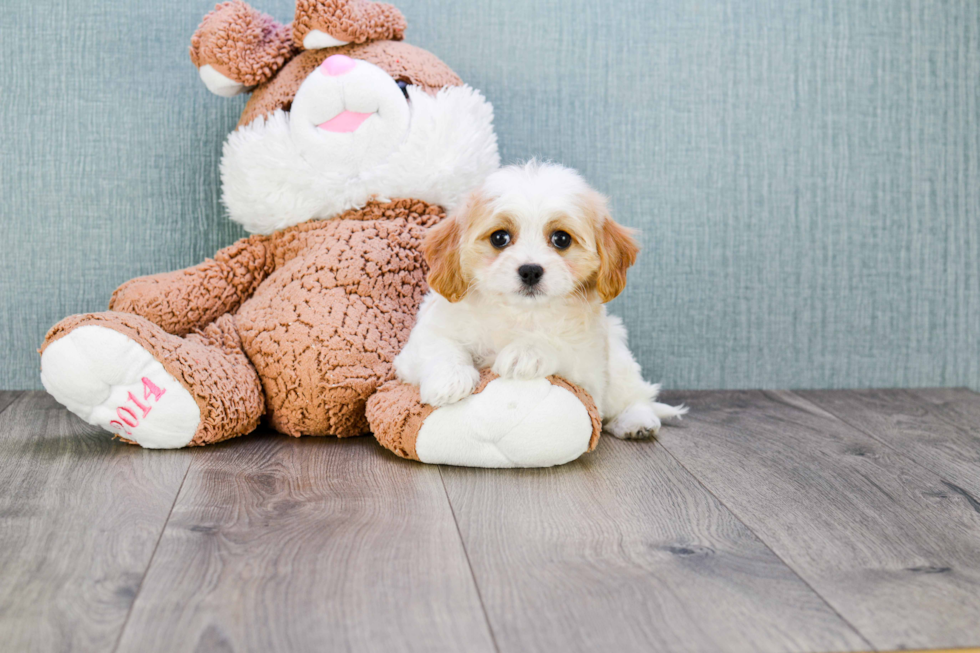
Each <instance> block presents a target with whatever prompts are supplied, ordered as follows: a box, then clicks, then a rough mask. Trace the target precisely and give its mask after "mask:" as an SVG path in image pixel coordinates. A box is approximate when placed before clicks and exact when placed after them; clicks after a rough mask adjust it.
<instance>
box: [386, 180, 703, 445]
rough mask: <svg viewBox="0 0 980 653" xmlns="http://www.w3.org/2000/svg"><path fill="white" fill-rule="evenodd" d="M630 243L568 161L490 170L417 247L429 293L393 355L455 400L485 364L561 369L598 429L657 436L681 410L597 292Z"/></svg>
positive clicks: (616, 283)
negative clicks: (661, 399)
mask: <svg viewBox="0 0 980 653" xmlns="http://www.w3.org/2000/svg"><path fill="white" fill-rule="evenodd" d="M638 251H639V247H638V246H637V244H636V242H635V241H634V239H633V236H632V232H631V231H630V230H629V229H626V228H625V227H623V226H621V225H619V224H617V223H616V222H615V221H613V219H612V218H611V217H610V215H609V211H608V209H607V206H606V199H605V198H604V197H603V196H602V195H600V194H599V193H597V192H596V191H595V190H593V189H592V188H590V187H589V186H588V184H586V182H585V181H584V180H583V179H582V178H581V177H580V176H579V175H578V174H577V173H576V172H574V171H573V170H570V169H568V168H565V167H562V166H559V165H554V164H539V163H536V162H533V161H532V162H531V163H528V164H526V165H523V166H509V167H506V168H502V169H500V170H499V171H497V172H495V173H494V174H492V175H490V176H489V177H488V178H487V179H486V181H485V182H484V183H483V185H482V186H481V187H480V188H478V189H477V190H475V191H474V192H473V193H471V194H470V196H469V198H468V200H467V201H466V202H464V203H463V204H462V205H461V206H460V208H459V209H457V210H456V211H455V212H454V213H453V215H451V216H450V217H449V218H448V219H447V220H445V221H444V222H442V223H441V224H439V225H438V226H436V227H434V228H433V229H432V230H430V232H429V234H428V235H427V237H426V240H425V242H424V244H423V252H424V254H425V257H426V261H427V262H428V264H429V266H430V272H429V276H428V281H429V286H430V287H431V289H432V290H431V292H430V293H429V294H428V295H427V296H426V298H425V300H424V301H423V303H422V306H421V308H420V310H419V315H418V320H417V322H416V325H415V328H414V329H413V330H412V333H411V335H410V337H409V340H408V343H407V345H406V346H405V348H404V349H403V350H402V352H401V353H400V354H399V355H398V357H397V358H396V359H395V371H396V373H397V374H398V378H399V379H401V380H402V381H404V382H406V383H411V384H415V385H418V386H419V392H420V396H421V399H422V401H423V402H425V403H428V404H431V405H433V406H446V405H449V404H454V403H456V402H458V401H460V400H462V399H464V398H466V397H468V396H469V395H470V394H471V393H472V392H473V390H474V388H475V387H476V386H477V383H478V382H479V380H480V374H479V372H478V370H479V369H482V368H487V367H489V368H492V369H493V371H494V372H495V373H496V374H499V375H500V376H501V377H503V378H506V379H535V378H541V377H546V376H549V375H559V376H561V377H563V378H565V379H568V380H569V381H571V382H572V383H575V384H577V385H579V386H581V387H582V388H583V389H585V390H586V391H588V392H589V394H591V395H592V397H593V398H594V399H595V402H596V405H597V407H598V410H599V414H600V416H601V418H602V420H603V425H604V430H605V431H607V432H609V433H611V434H612V435H615V436H616V437H620V438H638V437H647V436H650V435H654V434H656V433H657V431H658V430H659V429H660V421H661V420H662V419H666V418H677V417H680V416H681V415H683V414H684V413H686V412H687V409H686V408H684V407H683V406H681V407H674V406H668V405H666V404H662V403H657V402H656V401H655V400H656V398H657V393H658V392H659V389H660V387H659V386H658V385H654V384H651V383H648V382H646V381H645V380H644V379H643V377H642V375H641V372H640V366H639V365H638V364H637V362H636V360H635V359H634V358H633V355H632V354H631V353H630V351H629V349H628V348H627V345H626V329H625V328H624V326H623V323H622V321H621V320H620V319H619V318H617V317H613V316H610V315H608V314H607V312H606V308H605V306H604V303H605V302H608V301H610V300H612V299H614V298H615V297H616V296H617V295H619V294H620V293H621V292H622V291H623V289H624V287H625V286H626V271H627V269H628V268H629V267H630V266H631V265H633V263H634V261H635V260H636V255H637V253H638Z"/></svg>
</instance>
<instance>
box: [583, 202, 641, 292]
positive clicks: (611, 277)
mask: <svg viewBox="0 0 980 653" xmlns="http://www.w3.org/2000/svg"><path fill="white" fill-rule="evenodd" d="M589 204H590V205H591V211H592V213H593V219H594V220H595V221H596V222H595V224H596V225H597V226H596V249H597V250H598V252H599V273H598V275H597V277H596V291H597V292H598V293H599V297H601V298H602V301H603V303H605V302H610V301H612V300H614V299H616V297H618V296H619V294H620V293H621V292H623V289H624V288H626V271H627V270H628V269H629V268H630V266H631V265H633V264H634V263H636V255H637V254H639V252H640V246H639V245H637V244H636V240H635V239H634V238H633V234H634V233H635V232H634V231H633V230H632V229H628V228H626V227H624V226H623V225H621V224H619V223H618V222H616V221H615V220H613V219H612V216H610V215H609V209H608V207H607V206H606V198H604V197H602V196H601V195H599V194H598V193H596V194H595V195H594V196H593V197H591V198H590V199H589Z"/></svg>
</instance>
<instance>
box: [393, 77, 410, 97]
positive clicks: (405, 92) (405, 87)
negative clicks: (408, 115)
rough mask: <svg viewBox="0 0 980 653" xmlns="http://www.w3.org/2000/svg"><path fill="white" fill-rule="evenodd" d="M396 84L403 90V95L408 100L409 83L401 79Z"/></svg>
mask: <svg viewBox="0 0 980 653" xmlns="http://www.w3.org/2000/svg"><path fill="white" fill-rule="evenodd" d="M395 83H396V84H398V88H400V89H401V90H402V95H404V96H405V99H406V100H407V99H408V82H407V81H405V80H404V79H399V80H398V81H396V82H395Z"/></svg>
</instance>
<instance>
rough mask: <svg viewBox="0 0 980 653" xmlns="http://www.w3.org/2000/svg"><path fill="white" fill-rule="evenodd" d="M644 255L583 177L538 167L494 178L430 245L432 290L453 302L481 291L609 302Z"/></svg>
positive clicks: (536, 299)
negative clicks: (639, 257)
mask: <svg viewBox="0 0 980 653" xmlns="http://www.w3.org/2000/svg"><path fill="white" fill-rule="evenodd" d="M638 251H639V247H638V246H637V244H636V242H635V241H634V240H633V236H632V232H631V231H630V230H629V229H626V228H625V227H623V226H621V225H619V224H617V223H616V222H614V221H613V219H612V218H611V217H610V216H609V210H608V208H607V206H606V199H605V198H604V197H603V196H602V195H600V194H599V193H597V192H596V191H595V190H593V189H592V188H590V187H589V185H588V184H586V183H585V181H584V180H583V179H582V178H581V177H580V176H579V175H578V174H577V173H576V172H574V171H573V170H570V169H568V168H564V167H562V166H559V165H554V164H539V163H536V162H533V161H532V162H531V163H528V164H526V165H523V166H508V167H506V168H501V169H500V170H499V171H497V172H495V173H494V174H492V175H490V177H488V178H487V180H486V181H485V182H484V184H483V185H482V186H481V187H480V188H479V189H477V190H476V191H474V192H473V193H472V194H471V195H470V196H469V198H468V199H467V201H466V202H464V203H463V205H462V206H461V207H460V208H459V209H457V211H456V212H454V213H453V215H451V216H450V217H449V218H447V219H446V220H445V221H443V222H442V223H441V224H440V225H438V226H437V227H435V228H433V229H432V230H431V231H430V232H429V234H428V236H427V237H426V240H425V243H424V244H423V253H424V254H425V258H426V261H427V262H428V264H429V268H430V273H429V285H430V286H431V287H432V289H433V290H435V291H436V292H438V293H439V294H440V295H442V296H443V297H445V298H446V299H448V300H449V301H451V302H457V301H459V300H460V299H462V298H463V297H464V296H465V295H466V294H467V293H468V292H470V291H474V290H475V291H478V292H481V293H485V294H488V295H493V296H495V297H498V298H500V299H502V300H504V301H508V302H513V303H524V304H534V303H545V302H548V301H552V300H555V299H559V298H564V297H568V296H570V295H573V294H577V295H579V296H581V297H583V298H587V299H592V298H596V299H599V300H601V301H603V302H608V301H610V300H611V299H613V298H615V297H616V296H617V295H619V293H621V292H622V291H623V288H624V287H625V286H626V270H627V269H628V268H629V267H630V266H631V265H633V263H634V261H635V260H636V255H637V252H638Z"/></svg>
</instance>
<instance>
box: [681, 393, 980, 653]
mask: <svg viewBox="0 0 980 653" xmlns="http://www.w3.org/2000/svg"><path fill="white" fill-rule="evenodd" d="M678 398H679V397H677V396H674V397H672V399H678ZM683 399H685V400H686V401H688V402H689V403H690V405H691V414H690V416H689V418H685V422H684V424H685V426H684V427H682V428H675V429H665V430H664V431H663V432H662V442H663V443H664V446H665V447H666V448H667V449H668V450H669V451H670V452H671V453H672V454H673V455H674V456H675V457H677V459H678V460H680V462H681V463H682V464H683V465H684V466H685V467H686V468H687V469H689V470H690V471H691V472H692V473H693V474H694V475H695V476H697V477H698V479H699V480H700V481H701V482H702V483H704V485H705V486H706V487H707V488H708V489H710V490H711V491H712V492H713V493H714V494H715V495H716V496H718V498H719V499H720V500H721V501H722V502H724V503H725V505H727V506H728V507H729V508H731V510H732V511H733V512H734V513H735V515H736V516H737V517H738V518H739V519H741V520H742V521H743V522H744V523H745V524H746V525H747V526H748V527H749V528H751V529H752V530H753V531H754V532H755V533H756V534H758V535H759V536H760V537H761V538H762V540H763V541H764V542H766V544H768V545H769V546H770V547H771V548H772V549H773V551H775V552H776V554H777V555H779V556H780V557H781V558H782V559H783V560H785V561H786V562H787V563H788V564H789V565H790V566H791V567H792V568H793V569H794V570H795V571H796V572H797V573H799V574H800V576H802V577H803V578H804V579H805V580H806V581H807V582H808V583H809V584H810V585H811V586H812V587H813V588H814V589H816V591H817V592H819V593H820V595H821V596H822V597H823V598H825V599H826V600H827V601H828V602H829V603H830V604H831V605H832V606H833V607H834V608H835V609H836V610H837V612H839V613H840V614H841V615H842V616H843V617H844V618H845V619H846V620H847V621H848V622H849V623H851V624H853V625H854V626H855V627H856V628H857V629H858V630H859V631H860V632H861V634H862V635H864V636H865V637H866V638H867V639H869V640H870V641H871V643H872V644H873V645H874V646H875V647H876V648H880V649H901V648H943V647H946V648H955V647H960V646H975V645H977V644H978V643H980V620H978V619H977V614H980V513H978V511H977V510H975V509H974V507H973V506H972V505H971V503H970V501H969V500H968V499H967V498H965V497H963V496H960V495H958V494H954V493H950V492H949V489H948V487H947V486H946V485H945V479H943V478H942V477H940V476H938V475H936V474H934V473H932V472H930V471H929V470H927V469H925V468H923V467H922V466H920V465H919V464H918V463H916V462H914V461H913V460H911V459H910V458H907V457H906V456H904V455H902V454H899V453H897V452H895V451H894V450H893V449H892V448H890V447H888V446H885V445H882V444H881V443H880V442H878V441H877V440H875V439H874V438H871V437H870V436H868V435H866V434H865V433H862V432H861V431H859V430H857V429H855V428H853V427H851V426H849V425H847V424H845V423H844V422H842V421H840V420H839V419H838V418H836V417H835V416H833V415H832V414H830V413H828V412H827V411H825V410H823V409H821V408H819V407H817V406H815V405H814V404H812V403H810V402H808V401H807V400H805V399H803V398H802V397H800V396H798V395H795V394H793V393H790V392H758V391H756V392H721V393H699V394H691V395H688V396H684V397H683Z"/></svg>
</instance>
